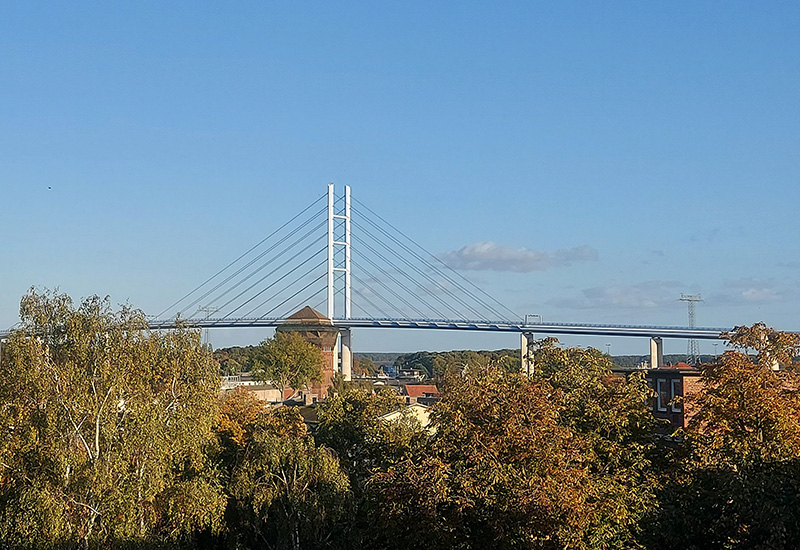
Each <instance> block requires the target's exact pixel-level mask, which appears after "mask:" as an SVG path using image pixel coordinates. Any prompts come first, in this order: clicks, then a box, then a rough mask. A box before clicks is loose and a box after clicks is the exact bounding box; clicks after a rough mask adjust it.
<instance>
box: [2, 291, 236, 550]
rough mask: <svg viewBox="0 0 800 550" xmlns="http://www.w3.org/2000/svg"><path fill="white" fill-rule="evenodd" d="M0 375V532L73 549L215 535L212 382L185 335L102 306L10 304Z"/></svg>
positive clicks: (203, 356) (46, 295)
mask: <svg viewBox="0 0 800 550" xmlns="http://www.w3.org/2000/svg"><path fill="white" fill-rule="evenodd" d="M20 317H21V323H20V328H19V329H18V330H15V331H14V332H13V333H12V334H11V336H10V338H9V339H8V341H7V342H6V344H5V346H4V350H3V358H2V368H0V403H1V405H0V407H1V410H0V422H2V424H1V425H0V430H2V439H1V440H0V460H2V464H0V468H1V469H0V495H1V498H0V537H1V538H2V539H3V540H4V541H6V542H7V543H9V544H10V545H13V546H21V547H51V546H56V545H67V546H75V545H79V546H82V547H85V548H89V547H95V546H98V545H107V544H110V543H113V542H114V541H148V540H162V539H163V540H167V539H180V538H181V537H186V536H189V535H190V534H191V533H192V532H193V531H195V530H198V529H206V528H209V529H213V528H215V527H216V526H217V525H218V524H219V521H220V515H221V513H222V509H223V508H222V507H223V505H224V500H223V499H222V496H221V492H220V490H219V489H218V487H217V484H216V483H215V482H214V480H213V478H212V477H211V476H210V475H209V469H208V468H207V464H206V459H205V456H204V452H203V451H204V445H206V444H207V442H208V441H209V440H210V438H211V437H212V431H211V429H212V426H213V422H214V420H215V417H216V407H217V404H216V394H217V391H218V387H219V382H218V376H217V374H216V372H215V368H214V365H213V363H212V361H211V358H210V356H209V353H208V352H207V350H205V349H204V347H203V346H202V345H201V342H200V337H199V334H198V333H197V332H193V331H189V330H185V329H177V330H174V331H168V332H164V333H153V332H150V331H148V329H147V323H146V319H145V316H144V315H143V314H142V313H141V312H139V311H137V310H134V309H132V308H130V307H127V306H126V307H123V308H121V309H120V310H119V311H117V312H114V311H112V309H111V306H110V302H109V299H108V298H105V299H103V298H99V297H97V296H94V297H90V298H87V299H85V300H83V301H82V303H81V304H80V305H79V306H78V307H77V308H76V307H74V306H73V303H72V300H71V299H70V298H69V297H68V296H66V295H64V294H59V293H57V292H37V291H35V290H33V289H31V291H30V292H29V293H28V294H27V295H26V296H24V297H23V298H22V301H21V305H20Z"/></svg>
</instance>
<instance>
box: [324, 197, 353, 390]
mask: <svg viewBox="0 0 800 550" xmlns="http://www.w3.org/2000/svg"><path fill="white" fill-rule="evenodd" d="M335 205H336V197H335V195H334V185H333V184H332V183H329V184H328V319H331V320H333V321H334V324H335V323H336V321H335V320H336V281H337V277H336V274H337V273H343V274H344V317H343V318H344V319H350V315H351V312H352V309H351V307H352V299H353V296H352V291H351V286H350V285H351V273H352V263H351V260H352V256H351V244H352V240H351V234H350V231H351V227H352V226H351V224H350V212H351V208H350V186H349V185H346V186H345V188H344V212H343V213H340V214H337V213H336V209H335ZM337 220H343V221H344V234H343V235H342V234H341V231H338V232H337V229H339V228H338V227H337V224H336V221H337ZM337 249H339V250H343V251H344V265H337V264H336V259H337V256H336V251H337ZM350 338H351V335H350V329H349V328H340V329H339V342H338V343H337V346H341V352H340V354H339V356H340V357H341V373H342V376H343V377H344V379H345V380H348V381H349V380H351V379H352V372H353V349H352V342H351V339H350ZM334 356H335V355H334Z"/></svg>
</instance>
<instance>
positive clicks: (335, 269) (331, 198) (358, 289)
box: [150, 184, 730, 376]
mask: <svg viewBox="0 0 800 550" xmlns="http://www.w3.org/2000/svg"><path fill="white" fill-rule="evenodd" d="M307 305H308V306H311V307H312V308H314V309H315V310H320V311H324V312H326V315H327V317H328V318H329V319H331V320H332V322H333V324H334V325H335V326H337V327H339V328H340V330H341V348H342V354H341V355H342V360H343V366H342V370H343V372H344V373H345V375H346V376H347V375H349V370H350V369H349V365H345V364H344V363H345V362H346V361H347V360H348V358H349V357H350V331H351V329H354V328H383V329H386V328H395V329H397V328H405V329H439V330H467V331H486V332H516V333H520V335H521V338H520V343H521V350H522V354H523V360H524V358H525V357H526V356H527V353H526V350H527V347H528V345H529V343H530V342H531V340H532V338H533V334H534V333H536V334H575V335H598V336H639V337H647V338H650V339H651V355H652V364H662V363H663V360H662V359H661V357H662V356H663V351H662V350H663V347H662V338H688V339H719V338H720V337H721V335H722V333H723V332H725V331H727V330H730V329H729V328H698V327H668V326H637V325H599V324H581V323H543V322H538V323H529V322H527V319H526V318H523V317H521V316H520V315H518V314H517V313H515V312H514V311H512V310H511V309H509V308H508V307H506V306H505V305H503V304H501V303H500V302H499V301H497V300H496V299H494V298H493V297H491V296H490V295H489V294H487V293H486V292H484V291H483V290H482V289H480V288H479V287H477V286H476V285H474V284H473V283H472V282H470V281H469V280H468V279H466V278H465V277H463V276H462V275H461V274H460V273H458V272H457V271H455V270H453V269H451V268H450V267H448V266H447V265H446V264H445V263H444V262H442V261H441V260H439V259H438V258H436V257H435V256H434V255H433V254H431V253H429V252H428V251H426V250H425V249H424V248H422V247H421V246H419V245H418V244H416V243H415V242H414V241H413V240H411V239H410V238H408V237H406V236H405V235H404V234H403V233H402V232H401V231H400V230H398V229H397V228H396V227H395V226H394V225H393V224H392V223H390V222H389V221H387V220H386V219H384V218H383V217H381V216H380V215H379V214H378V213H376V212H375V211H373V210H372V209H370V208H369V207H368V206H367V205H365V204H363V203H361V202H360V201H358V200H357V199H355V198H353V197H352V196H351V193H350V187H349V186H346V187H345V189H344V194H341V195H340V196H338V197H337V196H336V194H335V190H334V186H333V184H329V185H328V191H327V193H326V194H324V195H322V196H320V197H319V198H318V199H317V200H315V201H314V202H313V203H311V204H310V205H309V206H308V207H306V208H305V209H304V210H303V211H302V212H300V213H298V214H297V215H295V216H294V217H293V218H291V219H290V220H289V221H288V222H286V223H285V224H283V225H282V226H281V227H279V228H278V229H276V230H275V231H273V232H272V233H271V234H270V235H268V236H267V237H265V238H264V239H263V240H261V241H260V242H259V243H257V244H256V245H255V246H253V247H252V248H250V249H249V250H248V251H247V252H245V253H244V254H242V255H240V256H239V257H237V258H236V259H234V260H233V261H232V262H230V263H229V264H228V265H226V266H225V267H223V268H222V269H220V270H219V271H218V272H216V273H215V274H213V275H212V276H211V277H209V278H208V279H206V280H205V281H204V282H202V283H201V284H199V285H198V286H196V287H195V288H194V289H192V290H191V291H190V292H188V293H187V294H186V295H184V296H183V297H181V298H180V299H179V300H177V301H176V302H175V303H173V304H171V305H170V306H169V307H167V308H165V309H164V311H162V312H161V313H159V314H158V315H157V316H156V318H154V319H152V320H151V321H150V326H151V328H154V329H161V328H169V327H172V326H174V325H175V323H176V320H178V319H179V320H180V321H181V322H183V323H185V324H188V325H190V326H193V327H198V328H231V327H277V326H280V325H281V324H283V322H284V320H285V319H286V318H287V317H288V316H290V315H291V314H293V313H294V312H296V311H298V310H300V309H301V308H303V307H304V306H307ZM539 321H541V318H539Z"/></svg>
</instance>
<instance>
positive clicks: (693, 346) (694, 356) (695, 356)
mask: <svg viewBox="0 0 800 550" xmlns="http://www.w3.org/2000/svg"><path fill="white" fill-rule="evenodd" d="M679 300H680V301H681V302H686V305H687V306H689V328H694V327H695V326H696V325H695V318H694V308H695V304H696V303H697V302H702V301H703V299H702V298H701V297H700V295H699V294H681V297H680V298H679ZM686 362H687V363H689V364H690V365H697V364H698V363H699V362H700V348H699V346H698V345H697V340H695V339H694V338H690V339H689V345H688V346H687V349H686Z"/></svg>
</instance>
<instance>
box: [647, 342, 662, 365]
mask: <svg viewBox="0 0 800 550" xmlns="http://www.w3.org/2000/svg"><path fill="white" fill-rule="evenodd" d="M662 366H664V341H663V340H662V339H661V338H658V337H653V338H650V368H651V369H657V368H659V367H662Z"/></svg>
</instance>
